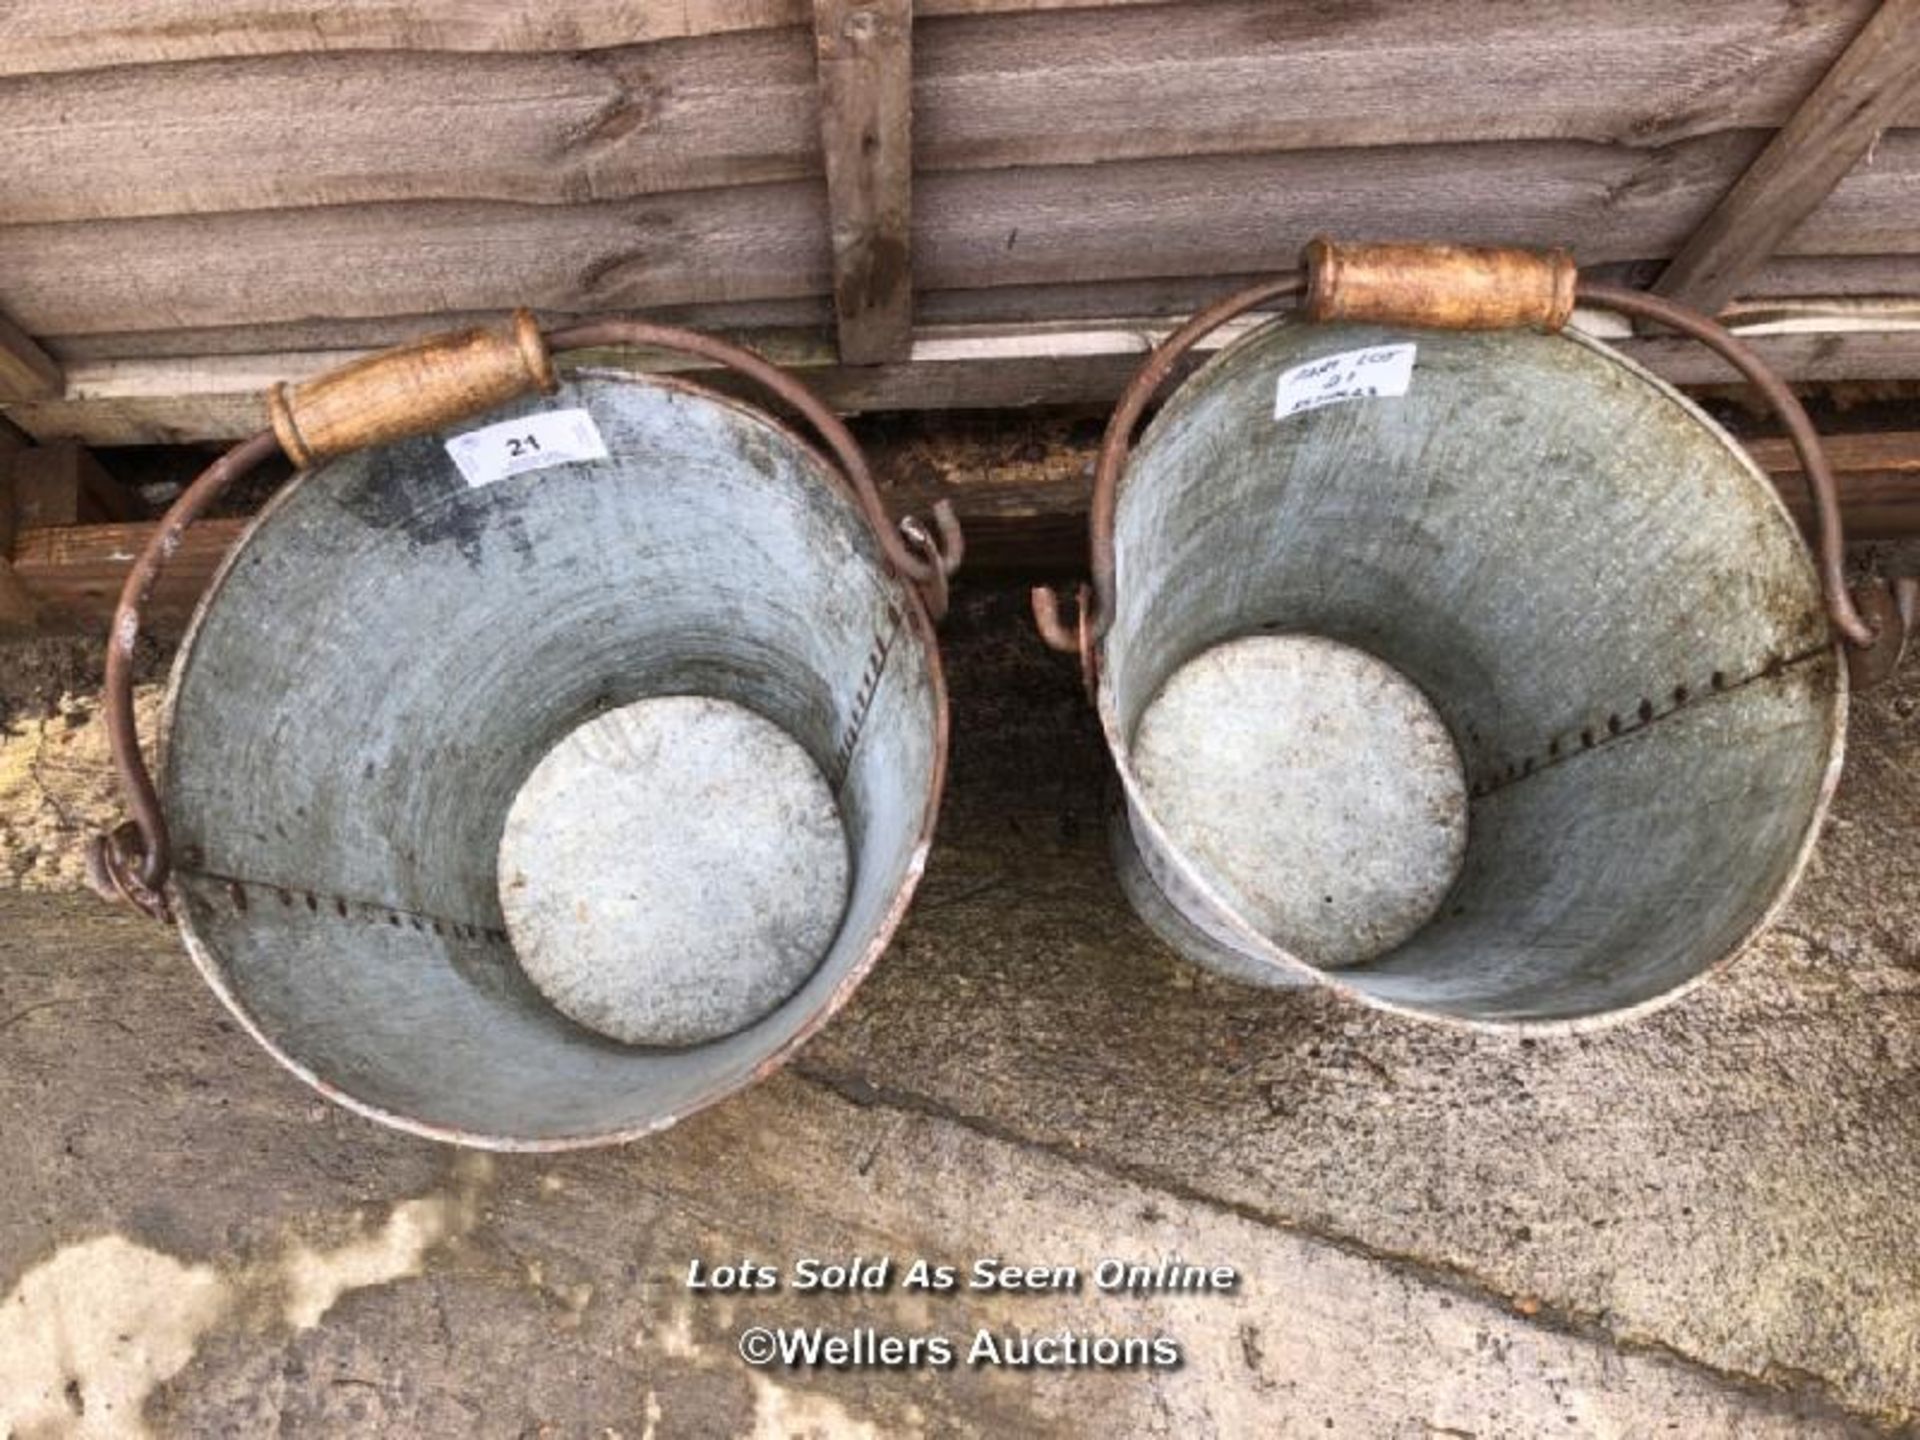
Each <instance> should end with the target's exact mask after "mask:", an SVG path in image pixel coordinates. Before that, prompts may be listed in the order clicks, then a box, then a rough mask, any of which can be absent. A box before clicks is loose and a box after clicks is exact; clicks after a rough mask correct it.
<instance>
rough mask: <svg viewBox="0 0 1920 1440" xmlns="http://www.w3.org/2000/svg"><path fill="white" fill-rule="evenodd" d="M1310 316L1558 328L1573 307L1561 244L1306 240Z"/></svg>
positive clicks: (1570, 269) (1569, 259)
mask: <svg viewBox="0 0 1920 1440" xmlns="http://www.w3.org/2000/svg"><path fill="white" fill-rule="evenodd" d="M1306 266H1307V298H1306V307H1305V308H1306V312H1307V318H1308V319H1309V320H1316V321H1318V320H1368V321H1376V322H1379V323H1382V324H1388V325H1424V326H1427V327H1428V328H1430V329H1435V330H1517V329H1520V328H1521V327H1523V326H1532V327H1534V328H1536V329H1540V330H1546V331H1549V332H1552V331H1555V330H1559V329H1561V328H1562V327H1563V326H1565V325H1566V323H1567V321H1568V320H1569V319H1570V318H1571V317H1572V315H1573V285H1574V278H1575V270H1574V264H1573V256H1572V255H1570V254H1568V253H1567V252H1566V251H1565V250H1546V251H1536V250H1508V249H1485V248H1481V247H1479V246H1473V245H1340V244H1336V243H1335V242H1333V241H1332V240H1329V239H1327V238H1326V237H1325V236H1321V237H1320V238H1318V239H1316V240H1311V241H1309V242H1308V243H1307V250H1306Z"/></svg>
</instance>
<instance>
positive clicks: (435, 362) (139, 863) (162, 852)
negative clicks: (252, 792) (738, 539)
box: [86, 311, 966, 920]
mask: <svg viewBox="0 0 1920 1440" xmlns="http://www.w3.org/2000/svg"><path fill="white" fill-rule="evenodd" d="M613 345H644V346H649V347H652V348H655V349H663V350H672V351H675V352H677V353H679V354H683V355H692V356H696V357H699V358H702V359H706V360H711V361H713V362H715V363H716V364H719V365H722V366H724V367H725V368H727V369H729V370H732V371H734V372H735V373H736V374H739V375H742V376H744V377H746V378H747V379H749V380H752V381H755V382H756V383H758V384H759V385H761V386H762V387H764V388H765V389H767V390H768V391H770V392H771V393H772V394H773V395H775V396H776V397H777V398H779V399H780V400H782V401H784V402H786V404H787V405H789V406H790V407H792V408H793V409H794V410H795V411H797V412H798V413H799V414H800V415H801V416H802V417H803V418H804V419H805V420H806V421H807V422H808V423H809V424H810V425H811V426H812V427H813V428H814V430H815V431H816V432H817V433H818V434H819V436H820V438H821V439H822V440H824V441H825V442H826V444H827V447H828V449H829V450H831V451H832V452H833V457H834V460H835V461H836V462H837V463H838V465H839V467H840V469H841V471H842V473H843V474H844V475H845V477H846V480H847V483H848V485H849V486H850V487H851V488H852V490H853V493H854V498H855V501H856V503H857V504H858V505H859V507H860V511H861V514H862V516H863V517H864V518H865V519H866V521H867V523H868V525H869V526H871V527H872V530H873V534H874V538H875V541H876V543H877V544H878V545H879V547H880V552H881V554H882V556H883V557H884V558H885V559H886V562H887V564H888V565H889V566H890V567H891V568H892V569H893V570H894V571H895V573H897V574H899V575H900V576H902V577H903V578H904V579H906V580H907V581H909V582H910V583H911V584H912V585H913V586H914V587H915V589H916V590H917V591H918V592H919V594H920V596H921V597H922V600H923V603H925V604H926V606H927V608H928V612H929V614H931V615H932V617H933V618H934V619H935V620H938V619H939V618H941V616H942V615H943V614H944V613H945V611H946V605H947V580H948V577H949V576H951V575H952V574H953V572H954V571H955V570H956V569H958V568H959V566H960V563H961V561H962V559H963V558H964V557H965V553H966V544H965V538H964V537H963V535H962V534H961V530H960V522H959V519H958V518H957V517H956V516H955V514H954V512H953V507H952V506H951V505H950V504H948V503H947V502H946V501H944V500H943V501H941V502H940V503H939V504H938V505H936V506H935V507H934V510H933V528H932V530H931V531H929V530H928V529H927V528H926V527H925V526H922V525H918V524H917V522H915V525H914V528H912V529H909V530H907V531H904V532H903V531H901V530H896V529H895V528H894V526H893V523H892V521H891V520H890V519H889V517H888V515H887V512H886V507H885V506H884V505H883V504H882V503H881V501H880V495H879V491H878V490H877V489H876V488H875V487H874V483H873V474H872V471H871V470H870V469H869V468H868V465H867V461H866V456H865V455H864V454H863V453H862V452H861V449H860V445H859V442H858V441H856V440H855V439H854V438H853V434H852V432H851V431H849V430H848V429H847V427H846V425H845V424H844V423H843V422H842V421H841V419H840V417H839V416H837V415H835V414H834V413H833V411H832V410H830V409H828V408H827V406H826V404H825V403H824V402H823V401H822V400H821V399H820V398H819V397H818V396H817V395H815V394H814V393H813V391H812V390H810V389H809V388H808V387H807V386H805V385H803V384H801V383H800V382H799V381H798V380H796V379H794V378H793V377H792V376H790V375H788V374H787V373H786V372H785V371H783V370H781V369H779V368H778V367H777V366H775V365H773V364H771V363H770V362H768V361H767V360H764V359H762V358H761V357H760V356H758V355H756V354H754V353H753V352H752V351H751V350H747V349H744V348H743V347H741V346H738V345H733V344H729V343H728V342H726V341H724V340H716V339H714V338H713V337H712V336H709V335H702V334H699V333H698V332H696V331H692V330H681V329H677V328H675V327H673V326H667V325H654V324H649V323H647V322H644V321H638V320H603V321H588V322H585V323H582V324H579V325H572V326H568V327H566V328H563V329H561V330H557V331H554V332H553V333H551V334H550V335H547V336H544V337H542V336H541V335H540V334H539V333H538V331H537V330H535V329H534V327H533V322H532V318H531V316H530V315H528V314H527V312H525V311H520V312H517V313H516V315H515V317H514V322H513V326H512V329H511V331H510V332H509V334H508V335H506V336H489V335H488V334H487V333H486V332H480V331H462V332H459V333H458V334H454V335H445V336H433V337H429V338H428V339H425V340H422V341H417V342H414V343H413V344H411V345H404V346H400V347H397V348H396V349H394V350H392V351H386V352H382V353H381V354H379V355H373V356H368V357H366V358H364V359H362V360H358V361H355V362H353V364H351V365H349V366H346V367H343V369H342V370H340V371H337V372H329V373H328V374H326V375H322V376H319V377H316V378H315V379H313V380H309V381H307V382H306V383H305V384H304V385H302V386H300V387H297V388H296V389H294V390H293V391H292V392H289V391H288V389H287V388H286V387H284V386H275V387H274V388H273V389H272V390H271V391H270V392H269V408H270V411H271V415H272V419H273V422H274V423H273V426H272V427H271V428H268V429H265V430H262V431H260V432H259V433H258V434H256V435H253V436H250V437H249V438H247V439H245V440H243V441H241V442H240V443H239V444H238V445H235V446H234V447H233V448H232V449H231V450H229V451H227V452H226V453H225V454H224V455H222V456H221V457H220V458H219V459H218V460H215V461H214V462H213V464H211V465H209V466H208V467H207V468H206V469H205V470H204V471H202V472H201V473H200V475H199V476H197V477H196V478H195V479H194V481H193V483H192V484H190V485H188V486H187V488H186V489H185V490H184V491H182V492H181V495H180V497H179V499H177V500H175V501H174V502H173V505H172V506H171V507H170V508H169V509H168V510H167V513H166V514H165V515H164V516H162V517H161V520H160V523H159V525H158V526H157V527H156V528H155V530H154V533H153V535H152V536H151V537H150V538H149V539H148V541H147V543H146V545H145V546H143V547H142V548H141V551H140V554H139V555H138V556H137V557H136V558H135V559H134V562H133V566H132V568H131V569H129V570H128V572H127V578H126V582H125V583H124V584H123V585H122V586H121V587H120V597H119V600H118V601H117V603H116V604H115V606H114V612H113V624H112V628H111V630H110V631H109V633H108V636H107V663H106V716H107V740H108V745H109V748H110V749H111V751H112V753H113V768H114V774H115V776H116V778H117V779H118V781H119V784H120V793H121V795H122V797H123V799H124V800H125V803H126V809H127V814H128V818H127V819H126V820H125V821H123V822H122V823H121V824H119V825H117V826H115V827H114V828H113V829H112V830H111V831H109V832H107V833H106V834H103V835H96V836H93V837H92V838H91V839H90V840H89V841H88V842H87V849H86V868H87V882H88V884H89V886H90V887H91V888H92V889H93V890H94V891H95V892H96V893H98V894H100V895H103V896H105V897H106V898H107V899H109V900H121V901H125V902H126V903H127V904H129V905H132V906H133V907H134V908H135V909H137V910H139V911H141V912H142V913H144V914H146V915H150V916H152V917H153V918H154V919H156V920H166V919H169V918H170V915H169V910H168V905H167V898H166V889H165V887H166V882H167V877H168V876H169V875H170V874H171V873H172V869H173V854H172V845H171V842H170V838H169V836H168V832H167V817H166V811H165V808H164V807H163V806H162V805H161V803H160V795H159V791H158V790H157V788H156V787H155V785H154V781H153V774H152V772H151V771H150V770H149V769H148V767H147V762H146V757H145V756H144V755H143V754H142V753H141V750H140V733H139V727H138V726H137V724H136V723H135V718H134V713H133V659H134V652H135V649H136V647H137V646H138V644H139V640H140V632H141V617H142V615H143V613H144V612H145V610H146V606H147V602H148V600H149V599H150V598H151V596H152V594H153V587H154V584H155V582H156V581H157V580H158V579H159V578H160V574H161V571H162V570H164V569H165V567H166V563H167V561H168V560H169V559H170V558H171V557H172V555H173V553H174V552H175V551H176V550H177V549H178V548H179V546H180V537H181V535H182V534H183V533H184V532H185V531H186V529H187V527H188V526H190V525H192V524H193V522H194V521H196V520H198V519H199V518H200V517H201V516H202V515H204V514H205V513H206V512H207V510H208V509H209V508H210V507H211V506H212V505H213V503H214V502H215V501H216V500H218V499H219V498H220V497H221V495H223V494H224V493H225V492H226V491H227V490H228V489H229V488H230V487H231V486H232V485H233V483H234V482H235V481H236V480H238V479H240V478H241V477H242V476H244V475H246V474H247V473H248V472H249V471H252V470H254V469H255V468H257V467H258V466H259V465H260V464H261V463H262V462H263V461H265V460H266V459H268V458H269V457H270V456H272V455H273V454H274V453H275V452H276V451H278V450H282V449H285V450H286V451H287V453H288V455H289V458H291V459H293V460H294V461H295V463H296V464H300V465H302V466H303V467H304V466H306V465H308V464H310V463H312V462H314V461H317V460H320V459H324V458H328V457H329V456H332V455H335V454H342V453H345V452H346V451H347V450H351V449H358V448H360V447H361V446H363V445H366V444H373V443H381V442H385V441H388V440H392V439H397V438H399V437H401V436H403V435H409V434H417V433H423V432H424V431H426V430H431V429H435V428H438V427H439V426H440V425H443V424H450V423H453V422H455V421H457V420H460V419H463V418H467V417H468V416H470V415H472V414H476V413H479V412H480V411H483V410H486V409H491V408H492V407H493V406H494V405H496V404H498V403H500V402H501V401H502V400H505V399H509V398H512V397H513V396H514V395H517V394H523V393H526V391H527V390H528V389H532V388H537V389H540V390H551V389H552V388H553V387H554V383H555V381H554V377H553V373H552V370H551V367H550V366H549V365H548V364H547V362H546V354H545V347H550V348H551V349H552V350H554V351H562V350H575V349H584V348H589V347H596V346H613ZM463 351H464V352H466V353H467V355H468V356H470V357H471V358H464V359H463V358H462V356H461V355H460V354H459V353H458V352H463ZM411 397H419V399H420V404H419V405H418V406H417V407H416V409H415V410H414V412H413V413H411V414H409V413H408V407H407V401H408V400H409V398H411ZM316 420H317V421H321V422H324V427H323V426H322V425H319V424H316V423H315V422H316ZM303 422H304V423H303Z"/></svg>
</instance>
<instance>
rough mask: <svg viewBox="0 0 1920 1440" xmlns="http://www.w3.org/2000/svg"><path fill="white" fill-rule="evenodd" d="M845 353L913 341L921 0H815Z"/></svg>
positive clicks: (852, 355) (900, 349)
mask: <svg viewBox="0 0 1920 1440" xmlns="http://www.w3.org/2000/svg"><path fill="white" fill-rule="evenodd" d="M813 15H814V42H815V45H816V48H817V51H818V60H819V67H820V144H821V150H822V154H823V157H824V160H825V163H826V171H827V208H828V213H829V224H830V226H831V234H832V237H833V305H834V313H835V315H836V317H837V319H838V321H839V331H840V359H841V360H842V361H843V362H844V363H846V364H848V365H871V364H877V363H879V362H880V361H883V360H900V359H904V358H906V355H907V352H908V350H909V349H911V348H912V345H913V265H912V250H911V245H910V237H909V226H910V224H911V220H912V213H913V124H912V118H913V88H912V86H913V76H912V68H913V5H912V0H814V12H813Z"/></svg>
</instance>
